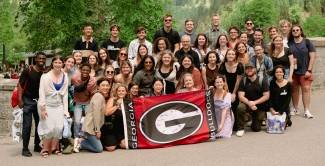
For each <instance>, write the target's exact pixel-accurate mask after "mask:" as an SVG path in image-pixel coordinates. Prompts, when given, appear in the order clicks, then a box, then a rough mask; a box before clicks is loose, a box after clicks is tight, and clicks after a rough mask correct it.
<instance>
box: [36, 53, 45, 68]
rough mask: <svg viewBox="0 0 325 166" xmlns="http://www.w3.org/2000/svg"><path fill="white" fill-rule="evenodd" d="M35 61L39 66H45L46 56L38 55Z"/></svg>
mask: <svg viewBox="0 0 325 166" xmlns="http://www.w3.org/2000/svg"><path fill="white" fill-rule="evenodd" d="M35 62H36V65H37V66H39V67H43V66H44V65H45V62H46V56H45V55H38V56H37V57H36V58H35Z"/></svg>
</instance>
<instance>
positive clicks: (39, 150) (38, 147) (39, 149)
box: [34, 145, 42, 152]
mask: <svg viewBox="0 0 325 166" xmlns="http://www.w3.org/2000/svg"><path fill="white" fill-rule="evenodd" d="M41 151H42V148H41V147H40V146H39V145H35V146H34V152H41Z"/></svg>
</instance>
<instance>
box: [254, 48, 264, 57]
mask: <svg viewBox="0 0 325 166" xmlns="http://www.w3.org/2000/svg"><path fill="white" fill-rule="evenodd" d="M263 52H264V49H263V48H262V47H261V46H255V47H254V53H255V55H256V56H257V57H260V56H263V55H264V53H263Z"/></svg>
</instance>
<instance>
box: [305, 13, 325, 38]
mask: <svg viewBox="0 0 325 166" xmlns="http://www.w3.org/2000/svg"><path fill="white" fill-rule="evenodd" d="M324 25H325V18H323V17H322V16H315V17H308V18H307V19H306V22H304V23H303V24H302V27H303V29H304V31H305V34H306V35H307V36H308V37H325V26H324Z"/></svg>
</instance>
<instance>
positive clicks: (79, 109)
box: [73, 103, 89, 138]
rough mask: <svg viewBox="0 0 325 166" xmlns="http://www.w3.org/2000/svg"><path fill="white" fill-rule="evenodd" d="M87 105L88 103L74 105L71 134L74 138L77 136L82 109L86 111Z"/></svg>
mask: <svg viewBox="0 0 325 166" xmlns="http://www.w3.org/2000/svg"><path fill="white" fill-rule="evenodd" d="M88 106H89V104H81V103H76V106H75V107H74V111H73V113H74V115H73V117H74V121H73V129H74V131H73V134H74V137H75V138H79V126H80V122H81V116H82V111H85V113H86V112H87V110H88Z"/></svg>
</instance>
